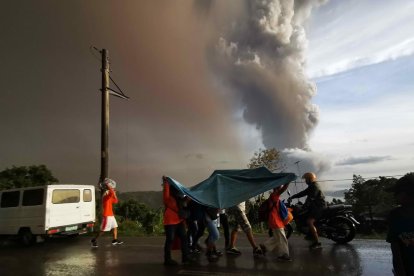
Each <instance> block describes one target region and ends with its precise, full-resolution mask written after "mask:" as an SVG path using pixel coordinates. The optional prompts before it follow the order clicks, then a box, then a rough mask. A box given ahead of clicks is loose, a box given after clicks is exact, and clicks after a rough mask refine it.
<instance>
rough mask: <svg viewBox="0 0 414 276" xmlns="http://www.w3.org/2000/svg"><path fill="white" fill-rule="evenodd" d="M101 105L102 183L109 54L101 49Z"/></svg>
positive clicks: (105, 165) (105, 157)
mask: <svg viewBox="0 0 414 276" xmlns="http://www.w3.org/2000/svg"><path fill="white" fill-rule="evenodd" d="M100 53H101V54H102V68H101V72H102V88H101V91H102V106H101V175H100V177H99V181H100V182H101V183H102V182H103V180H104V179H105V178H107V177H108V162H109V155H108V140H109V135H108V134H109V89H108V88H109V62H108V60H109V56H108V50H106V49H102V50H101V51H100Z"/></svg>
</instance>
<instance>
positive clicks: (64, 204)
mask: <svg viewBox="0 0 414 276" xmlns="http://www.w3.org/2000/svg"><path fill="white" fill-rule="evenodd" d="M94 223H95V187H94V186H93V185H75V184H56V185H46V186H40V187H28V188H19V189H11V190H3V191H0V235H19V236H20V238H21V239H22V242H23V243H25V244H29V243H31V242H33V241H34V238H35V236H37V235H40V236H51V235H75V234H83V233H86V232H88V231H93V225H94Z"/></svg>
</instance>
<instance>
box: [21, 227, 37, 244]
mask: <svg viewBox="0 0 414 276" xmlns="http://www.w3.org/2000/svg"><path fill="white" fill-rule="evenodd" d="M19 238H20V242H21V243H22V244H23V245H24V246H30V245H32V244H33V243H34V241H35V239H36V236H35V235H33V234H32V231H30V229H28V228H23V229H21V230H20V231H19Z"/></svg>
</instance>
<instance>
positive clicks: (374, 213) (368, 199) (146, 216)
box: [0, 148, 397, 235]
mask: <svg viewBox="0 0 414 276" xmlns="http://www.w3.org/2000/svg"><path fill="white" fill-rule="evenodd" d="M261 166H265V167H267V168H268V169H269V170H270V171H272V172H278V171H281V170H283V168H284V167H285V166H284V165H283V161H282V157H281V154H280V152H279V151H277V150H276V149H274V148H273V149H260V150H259V151H258V152H256V153H255V154H254V155H253V157H252V158H251V160H250V162H249V164H248V166H247V167H248V168H257V167H261ZM396 181H397V179H396V178H386V177H379V178H378V179H368V180H366V179H364V178H363V177H362V176H360V175H354V176H353V180H352V185H351V188H350V189H349V190H348V191H347V192H345V195H344V200H345V201H344V202H343V201H342V200H340V199H335V198H334V199H333V200H332V202H330V203H329V204H342V203H345V204H349V205H352V208H353V212H354V215H355V216H356V217H357V218H358V219H359V220H360V221H361V222H362V224H361V227H360V231H362V232H368V233H369V232H372V231H376V232H383V231H386V221H385V218H386V216H387V214H388V212H389V211H390V210H391V209H392V208H393V207H395V205H396V203H395V201H394V198H393V195H392V194H390V193H388V192H385V190H386V189H387V188H388V187H390V186H392V185H394V184H395V182H396ZM58 182H59V180H58V179H57V178H56V177H54V176H53V174H52V172H51V171H50V170H49V169H48V168H47V167H46V166H45V165H38V166H36V165H33V166H20V167H17V166H13V167H12V168H6V169H5V170H3V171H1V172H0V190H5V189H11V188H22V187H34V186H42V185H48V184H54V183H58ZM97 198H98V200H99V197H97ZM264 199H265V195H264V194H261V195H259V196H257V197H256V198H255V200H254V201H248V202H247V205H246V207H247V215H248V217H249V219H250V220H251V223H252V224H253V225H256V228H257V229H263V227H260V225H259V222H258V220H257V209H258V206H259V205H260V203H261V202H262V201H263V200H264ZM97 211H99V210H97ZM115 214H117V217H118V220H119V221H120V222H121V223H120V230H123V231H126V232H131V234H138V235H139V234H160V233H162V232H163V225H162V216H163V208H162V207H160V208H158V209H154V208H150V207H148V206H147V205H145V204H143V203H141V202H138V201H137V200H136V199H127V200H121V201H120V203H119V204H117V205H116V207H115Z"/></svg>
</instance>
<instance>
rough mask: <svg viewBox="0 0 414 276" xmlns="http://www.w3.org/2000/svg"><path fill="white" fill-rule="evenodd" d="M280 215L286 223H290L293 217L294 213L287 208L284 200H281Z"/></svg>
mask: <svg viewBox="0 0 414 276" xmlns="http://www.w3.org/2000/svg"><path fill="white" fill-rule="evenodd" d="M279 215H280V218H281V219H282V220H283V223H284V224H285V225H286V224H289V222H291V221H292V219H293V215H292V213H291V212H290V211H289V209H288V208H286V205H285V203H284V202H283V201H282V200H279Z"/></svg>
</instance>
